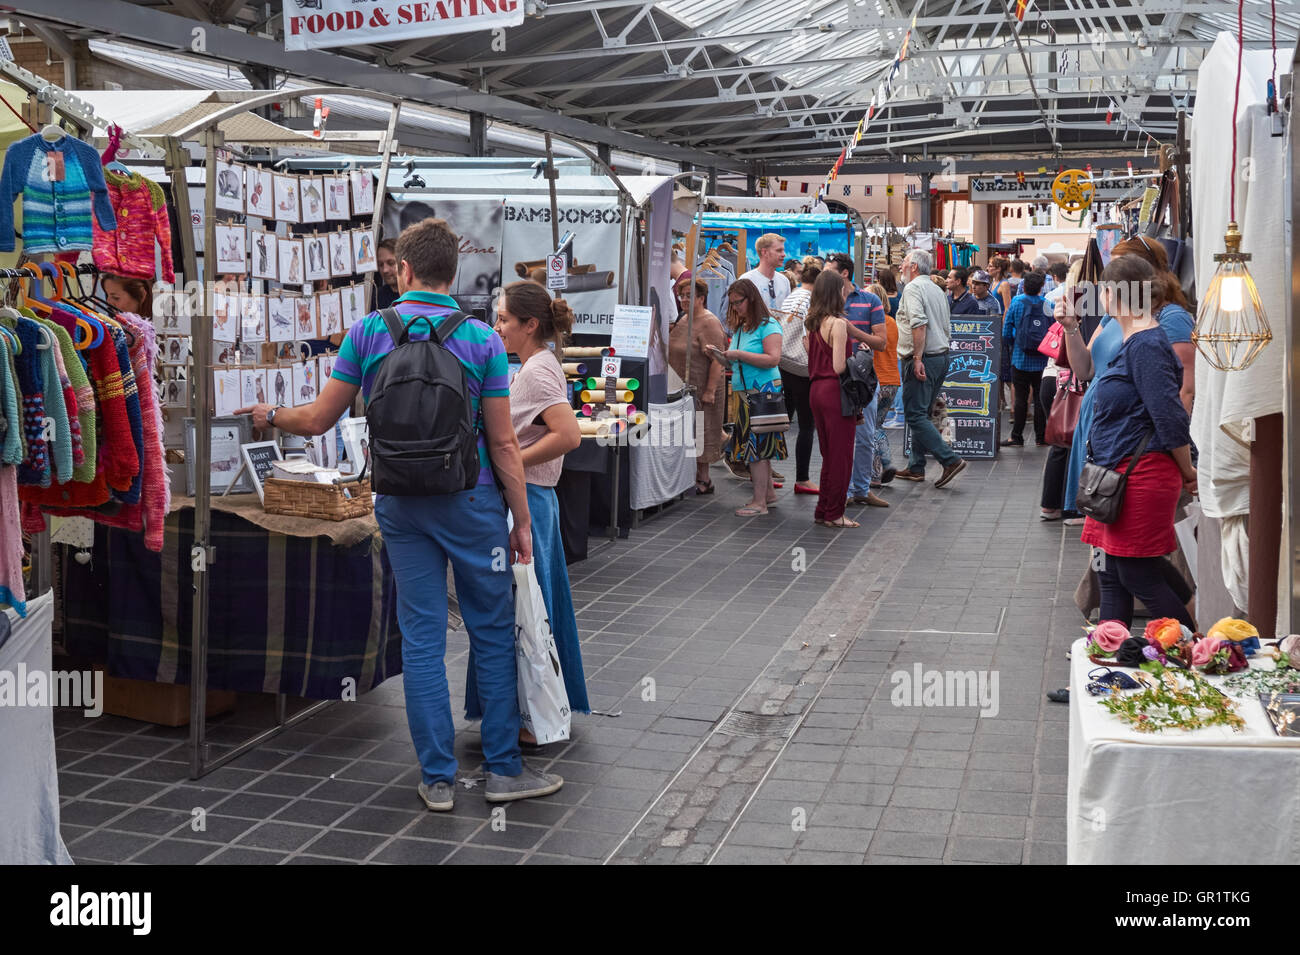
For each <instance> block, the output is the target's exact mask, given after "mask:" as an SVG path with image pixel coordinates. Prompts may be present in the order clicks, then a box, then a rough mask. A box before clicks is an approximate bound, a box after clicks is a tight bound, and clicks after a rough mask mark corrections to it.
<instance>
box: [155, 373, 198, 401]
mask: <svg viewBox="0 0 1300 955" xmlns="http://www.w3.org/2000/svg"><path fill="white" fill-rule="evenodd" d="M158 394H159V396H160V397H161V399H162V405H163V407H164V408H184V407H185V406H186V405H188V404H189V401H190V383H189V381H188V380H187V379H186V377H185V369H184V368H164V369H163V379H162V383H161V384H160V385H159V386H158Z"/></svg>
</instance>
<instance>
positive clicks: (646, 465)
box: [632, 398, 699, 511]
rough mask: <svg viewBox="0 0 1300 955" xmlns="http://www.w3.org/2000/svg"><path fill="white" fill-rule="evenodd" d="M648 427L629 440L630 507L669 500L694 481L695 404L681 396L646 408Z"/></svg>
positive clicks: (652, 505)
mask: <svg viewBox="0 0 1300 955" xmlns="http://www.w3.org/2000/svg"><path fill="white" fill-rule="evenodd" d="M647 414H648V415H649V417H650V430H649V432H647V434H646V436H645V437H644V438H642V439H639V440H637V441H636V442H634V443H633V444H632V509H633V510H638V511H639V510H641V509H643V508H647V507H655V506H656V505H659V504H662V503H663V502H664V501H670V500H672V499H673V498H675V497H676V496H677V495H678V494H681V493H683V492H684V491H686V490H688V489H690V488H691V487H693V486H694V485H695V459H696V458H697V457H698V456H699V454H698V451H697V450H696V448H695V445H694V443H693V441H694V436H695V405H694V404H693V403H692V402H691V401H690V400H688V399H686V398H682V399H680V400H678V401H673V402H670V403H668V404H663V405H651V406H650V407H649V409H647Z"/></svg>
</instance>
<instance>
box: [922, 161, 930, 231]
mask: <svg viewBox="0 0 1300 955" xmlns="http://www.w3.org/2000/svg"><path fill="white" fill-rule="evenodd" d="M921 231H922V232H929V231H930V174H929V173H928V172H923V173H921Z"/></svg>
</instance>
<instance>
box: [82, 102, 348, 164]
mask: <svg viewBox="0 0 1300 955" xmlns="http://www.w3.org/2000/svg"><path fill="white" fill-rule="evenodd" d="M262 92H264V91H260V90H259V91H254V92H251V93H243V92H232V91H227V90H77V91H76V95H77V96H79V97H81V98H82V99H84V100H85V101H86V102H87V103H89V104H90V105H91V106H93V107H94V109H95V112H97V113H99V114H100V115H102V116H109V117H112V119H113V121H114V122H116V123H117V124H118V125H120V126H123V127H125V128H127V129H130V130H132V131H134V132H136V133H138V134H139V135H141V136H169V135H171V134H173V133H176V132H179V131H180V130H182V129H185V128H186V127H188V126H191V125H193V124H194V123H196V122H199V121H200V120H202V119H203V118H204V117H206V116H211V115H212V114H214V113H217V112H219V111H221V110H223V109H227V108H228V107H230V106H231V105H232V104H234V103H239V102H241V101H242V100H244V99H247V98H249V97H251V96H256V95H260V94H261V93H262ZM218 128H219V129H220V130H221V132H222V134H223V135H224V136H225V137H226V141H227V142H230V143H240V144H242V145H248V146H293V147H297V148H299V149H302V148H308V149H312V148H315V149H322V148H325V145H324V144H323V143H322V142H320V141H319V140H315V139H313V138H312V137H311V136H309V135H306V134H304V133H300V132H298V131H297V130H293V129H289V128H288V127H286V126H281V125H279V124H278V123H273V122H271V121H270V120H269V119H264V118H263V117H261V116H258V115H257V114H256V113H252V112H247V113H239V114H238V115H235V116H231V117H230V118H229V119H225V120H222V122H221V123H220V124H219V126H218ZM96 132H97V134H98V135H104V131H103V130H97V131H96Z"/></svg>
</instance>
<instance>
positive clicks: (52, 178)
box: [45, 150, 67, 182]
mask: <svg viewBox="0 0 1300 955" xmlns="http://www.w3.org/2000/svg"><path fill="white" fill-rule="evenodd" d="M66 176H67V172H66V170H65V168H64V165H63V152H62V151H61V150H53V151H51V152H48V153H46V154H45V181H46V182H63V180H64V178H65V177H66Z"/></svg>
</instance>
